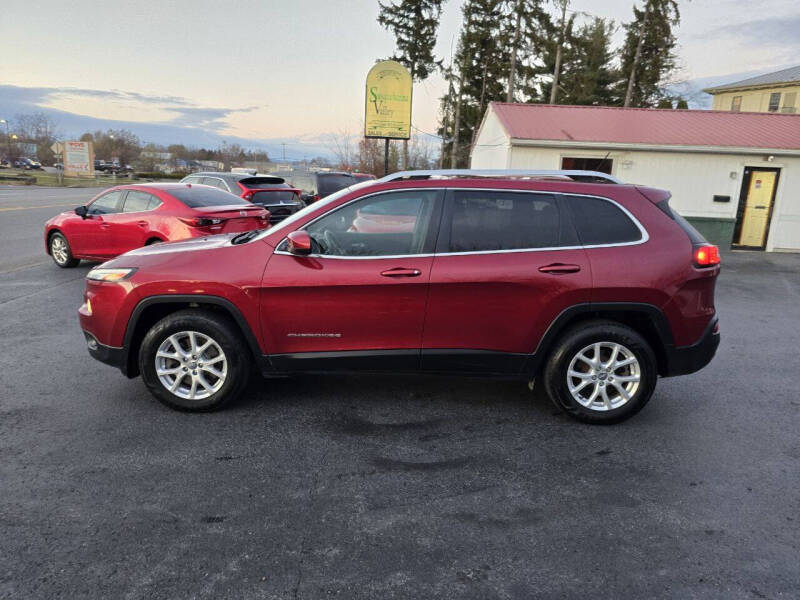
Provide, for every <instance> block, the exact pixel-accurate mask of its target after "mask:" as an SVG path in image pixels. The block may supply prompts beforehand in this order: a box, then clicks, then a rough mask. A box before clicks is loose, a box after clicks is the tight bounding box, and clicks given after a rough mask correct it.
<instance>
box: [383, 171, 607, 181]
mask: <svg viewBox="0 0 800 600" xmlns="http://www.w3.org/2000/svg"><path fill="white" fill-rule="evenodd" d="M446 177H488V178H516V179H522V178H525V177H533V178H536V177H540V178H545V177H553V178H559V179H562V178H565V177H566V178H569V179H571V180H573V181H597V180H598V179H599V180H602V182H605V183H616V184H622V181H621V180H620V179H617V178H616V177H614V176H613V175H609V174H608V173H601V172H600V171H577V170H549V171H548V170H525V169H521V170H520V169H431V170H420V171H398V172H397V173H392V174H391V175H387V176H386V177H383V178H382V179H379V180H378V181H380V182H382V183H387V182H389V181H397V180H400V179H436V178H446Z"/></svg>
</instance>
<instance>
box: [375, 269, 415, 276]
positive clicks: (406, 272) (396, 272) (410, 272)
mask: <svg viewBox="0 0 800 600" xmlns="http://www.w3.org/2000/svg"><path fill="white" fill-rule="evenodd" d="M381 275H382V276H383V277H419V276H420V275H422V271H420V270H419V269H406V268H404V267H395V268H394V269H388V270H387V271H381Z"/></svg>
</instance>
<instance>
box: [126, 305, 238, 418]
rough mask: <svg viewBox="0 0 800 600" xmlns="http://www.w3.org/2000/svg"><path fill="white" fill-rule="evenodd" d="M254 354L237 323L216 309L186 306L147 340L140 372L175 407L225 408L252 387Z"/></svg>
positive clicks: (153, 330)
mask: <svg viewBox="0 0 800 600" xmlns="http://www.w3.org/2000/svg"><path fill="white" fill-rule="evenodd" d="M250 362H251V361H250V356H249V354H248V352H247V346H246V344H245V342H244V340H242V339H241V335H240V334H239V331H238V329H237V328H236V326H235V325H234V324H233V323H232V322H231V321H230V320H229V319H227V318H225V317H224V316H221V315H218V314H215V313H213V312H211V311H201V310H182V311H179V312H176V313H173V314H171V315H168V316H166V317H165V318H163V319H162V320H161V321H159V322H158V323H156V324H155V325H154V326H153V327H152V328H151V329H150V331H148V332H147V334H146V335H145V337H144V340H142V346H141V349H140V351H139V370H140V372H141V373H142V379H143V380H144V382H145V385H147V387H148V388H149V390H150V392H151V393H152V394H153V395H154V396H155V397H156V398H158V400H160V401H161V402H163V403H164V404H166V405H167V406H169V407H171V408H175V409H178V410H184V411H192V412H200V411H211V410H217V409H219V408H222V407H223V406H224V405H225V404H227V403H228V402H230V401H232V400H234V399H235V398H236V397H237V396H239V395H240V394H241V393H242V392H243V391H244V389H245V388H246V387H247V382H248V380H249V378H250V366H251V365H250Z"/></svg>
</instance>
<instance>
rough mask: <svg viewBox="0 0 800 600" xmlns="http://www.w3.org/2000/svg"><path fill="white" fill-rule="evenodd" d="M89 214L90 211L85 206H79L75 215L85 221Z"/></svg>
mask: <svg viewBox="0 0 800 600" xmlns="http://www.w3.org/2000/svg"><path fill="white" fill-rule="evenodd" d="M88 213H89V210H88V209H87V208H86V207H85V206H79V207H77V208H76V209H75V214H76V215H78V216H79V217H80V218H81V219H85V218H86V215H87V214H88Z"/></svg>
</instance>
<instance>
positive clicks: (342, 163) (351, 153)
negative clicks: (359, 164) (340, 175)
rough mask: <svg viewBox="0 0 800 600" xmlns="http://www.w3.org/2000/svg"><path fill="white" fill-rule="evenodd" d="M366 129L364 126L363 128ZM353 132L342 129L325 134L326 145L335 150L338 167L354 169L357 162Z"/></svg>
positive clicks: (332, 150)
mask: <svg viewBox="0 0 800 600" xmlns="http://www.w3.org/2000/svg"><path fill="white" fill-rule="evenodd" d="M361 129H362V130H363V129H364V128H363V127H362V128H361ZM354 137H355V136H353V134H351V133H350V132H348V131H346V130H344V129H340V130H339V131H338V132H337V133H329V134H327V135H326V136H325V146H326V147H327V148H328V149H329V150H330V151H331V152H333V155H334V156H335V157H336V161H337V162H338V163H339V164H338V167H339V168H340V169H343V170H345V171H349V170H352V169H353V167H354V166H355V164H356V152H355V150H354V148H353V145H354V144H353V141H354Z"/></svg>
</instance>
